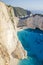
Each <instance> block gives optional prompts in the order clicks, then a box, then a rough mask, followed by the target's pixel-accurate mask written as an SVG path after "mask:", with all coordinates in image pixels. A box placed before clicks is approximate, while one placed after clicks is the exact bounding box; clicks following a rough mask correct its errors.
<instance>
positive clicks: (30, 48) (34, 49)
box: [17, 28, 43, 65]
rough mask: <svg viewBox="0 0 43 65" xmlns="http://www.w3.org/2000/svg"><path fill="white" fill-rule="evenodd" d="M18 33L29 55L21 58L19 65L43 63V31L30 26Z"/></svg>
mask: <svg viewBox="0 0 43 65" xmlns="http://www.w3.org/2000/svg"><path fill="white" fill-rule="evenodd" d="M17 35H18V38H19V40H20V41H21V43H22V45H23V47H24V49H25V50H27V56H28V58H27V59H23V60H20V61H19V65H43V31H42V30H40V29H38V28H36V29H30V28H29V29H25V30H22V31H19V32H18V33H17Z"/></svg>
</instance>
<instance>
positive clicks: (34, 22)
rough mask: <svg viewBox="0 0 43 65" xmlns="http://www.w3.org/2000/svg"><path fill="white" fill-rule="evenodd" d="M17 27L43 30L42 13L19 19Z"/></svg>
mask: <svg viewBox="0 0 43 65" xmlns="http://www.w3.org/2000/svg"><path fill="white" fill-rule="evenodd" d="M17 27H18V28H20V27H21V28H22V29H25V28H33V29H35V28H39V29H41V30H43V15H38V14H36V15H32V16H30V17H29V18H27V19H23V20H22V19H20V20H19V22H18V25H17Z"/></svg>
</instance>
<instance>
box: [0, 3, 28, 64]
mask: <svg viewBox="0 0 43 65" xmlns="http://www.w3.org/2000/svg"><path fill="white" fill-rule="evenodd" d="M16 24H17V18H16V17H15V15H14V11H13V8H12V7H8V6H7V5H6V4H4V3H2V2H0V65H14V64H15V65H16V64H17V62H18V61H17V60H19V59H24V58H25V57H26V56H27V52H26V51H25V50H24V48H23V46H22V44H21V42H20V41H19V40H18V37H17V26H16ZM11 60H12V61H11Z"/></svg>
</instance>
